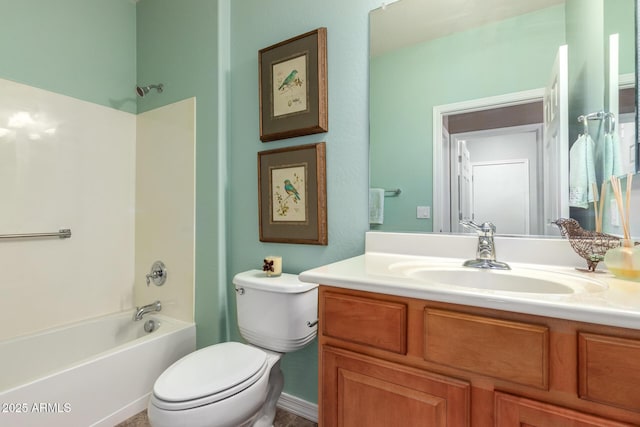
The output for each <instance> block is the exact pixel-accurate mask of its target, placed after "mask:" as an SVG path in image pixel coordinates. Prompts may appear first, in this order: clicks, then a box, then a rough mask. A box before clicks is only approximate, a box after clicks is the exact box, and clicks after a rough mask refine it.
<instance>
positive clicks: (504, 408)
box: [494, 392, 631, 427]
mask: <svg viewBox="0 0 640 427" xmlns="http://www.w3.org/2000/svg"><path fill="white" fill-rule="evenodd" d="M494 402H495V426H496V427H512V426H527V427H548V426H572V427H631V425H630V424H624V423H619V422H616V421H611V420H607V419H604V418H600V417H596V416H593V415H589V414H585V413H582V412H578V411H574V410H571V409H567V408H562V407H560V406H555V405H551V404H548V403H543V402H537V401H535V400H530V399H526V398H524V397H518V396H512V395H510V394H506V393H500V392H496V393H495V401H494Z"/></svg>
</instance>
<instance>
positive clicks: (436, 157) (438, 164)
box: [432, 88, 545, 232]
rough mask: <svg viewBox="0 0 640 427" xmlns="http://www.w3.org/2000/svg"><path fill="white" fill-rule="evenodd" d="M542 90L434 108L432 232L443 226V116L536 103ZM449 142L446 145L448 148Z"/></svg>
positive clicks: (541, 96)
mask: <svg viewBox="0 0 640 427" xmlns="http://www.w3.org/2000/svg"><path fill="white" fill-rule="evenodd" d="M544 92H545V89H544V88H538V89H531V90H525V91H521V92H513V93H508V94H504V95H498V96H490V97H486V98H478V99H472V100H469V101H462V102H456V103H452V104H443V105H436V106H434V107H433V157H432V161H433V165H432V167H433V189H432V191H433V209H432V213H433V231H434V232H442V231H443V227H444V224H445V220H444V214H445V212H446V211H447V210H446V209H445V208H444V204H443V203H444V194H443V193H444V192H443V185H444V184H445V183H444V182H443V181H444V179H443V174H444V165H442V156H443V151H444V144H445V141H443V140H442V129H443V126H442V119H443V117H444V116H447V115H452V114H460V113H471V112H474V111H483V110H491V109H494V108H501V107H510V106H513V105H519V104H527V103H530V102H539V101H542V100H543V99H544ZM448 143H449V142H448V141H447V142H446V144H447V146H448Z"/></svg>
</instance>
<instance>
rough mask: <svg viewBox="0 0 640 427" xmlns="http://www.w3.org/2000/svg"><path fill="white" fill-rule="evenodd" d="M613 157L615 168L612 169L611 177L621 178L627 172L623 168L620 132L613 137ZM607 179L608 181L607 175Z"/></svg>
mask: <svg viewBox="0 0 640 427" xmlns="http://www.w3.org/2000/svg"><path fill="white" fill-rule="evenodd" d="M611 157H612V159H613V160H612V163H613V166H612V167H611V175H613V176H620V175H624V173H625V171H624V168H623V167H622V155H621V154H620V138H619V137H618V132H614V133H613V136H612V137H611ZM604 178H605V179H608V178H609V177H607V176H606V175H605V177H604Z"/></svg>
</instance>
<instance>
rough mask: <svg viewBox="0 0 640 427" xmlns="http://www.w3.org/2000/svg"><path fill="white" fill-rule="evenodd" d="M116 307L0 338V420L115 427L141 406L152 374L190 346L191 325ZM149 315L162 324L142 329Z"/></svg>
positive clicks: (23, 424)
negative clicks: (86, 317) (68, 322)
mask: <svg viewBox="0 0 640 427" xmlns="http://www.w3.org/2000/svg"><path fill="white" fill-rule="evenodd" d="M132 317H133V313H132V312H122V313H116V314H112V315H109V316H104V317H99V318H95V319H91V320H87V321H84V322H81V323H77V324H72V325H69V326H65V327H60V328H55V329H51V330H48V331H44V332H41V333H37V334H34V335H29V336H25V337H19V338H16V339H11V340H8V341H4V342H0V426H21V427H29V426H36V427H40V426H47V427H50V426H51V427H56V426H61V427H62V426H64V427H74V426H77V427H88V426H105V427H107V426H109V427H110V426H113V425H115V424H117V423H119V422H121V421H123V420H125V419H127V418H129V417H130V416H132V415H134V414H136V413H138V412H140V411H142V410H144V409H145V408H146V404H147V399H148V397H149V393H150V392H151V389H152V387H153V383H154V381H155V380H156V378H157V377H158V376H159V375H160V374H161V373H162V372H163V371H164V370H165V369H166V368H167V367H168V366H169V365H171V364H172V363H173V362H175V361H176V360H178V359H179V358H181V357H182V356H184V355H186V354H188V353H190V352H192V351H194V350H195V325H194V324H193V323H186V322H181V321H179V320H175V319H171V318H169V317H165V316H162V315H147V316H145V319H144V320H142V321H138V322H133V320H132ZM147 319H154V320H156V321H157V322H159V324H160V326H159V328H158V329H157V330H155V331H154V332H151V333H146V332H145V331H144V328H143V326H144V323H145V321H146V320H147Z"/></svg>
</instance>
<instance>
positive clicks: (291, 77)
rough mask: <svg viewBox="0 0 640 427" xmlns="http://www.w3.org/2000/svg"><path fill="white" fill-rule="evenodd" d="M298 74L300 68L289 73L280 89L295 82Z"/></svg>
mask: <svg viewBox="0 0 640 427" xmlns="http://www.w3.org/2000/svg"><path fill="white" fill-rule="evenodd" d="M297 75H298V70H293V71H291V72H290V73H289V75H288V76H287V77H286V78H285V79H284V81H283V82H282V84H281V85H280V87H279V88H278V90H282V89H283V88H285V87H289V86H291V85H292V84H293V82H295V80H296V76H297Z"/></svg>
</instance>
